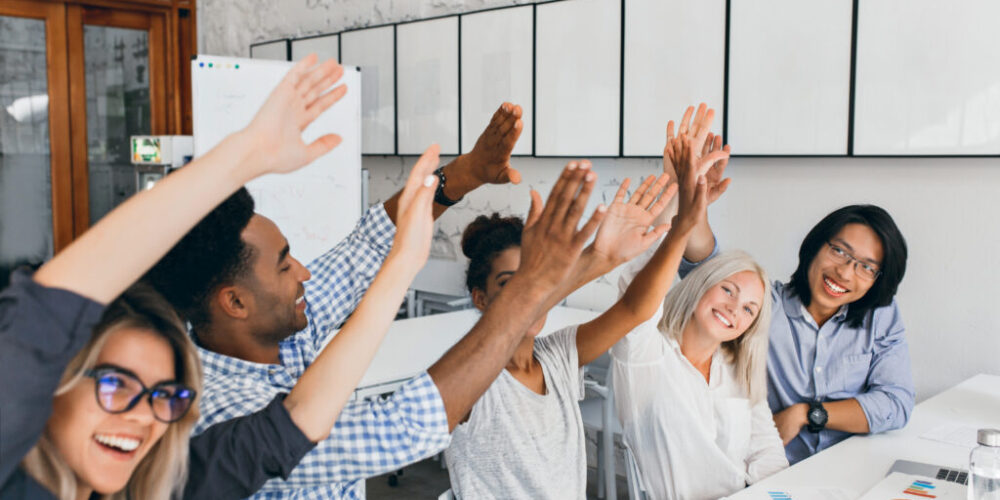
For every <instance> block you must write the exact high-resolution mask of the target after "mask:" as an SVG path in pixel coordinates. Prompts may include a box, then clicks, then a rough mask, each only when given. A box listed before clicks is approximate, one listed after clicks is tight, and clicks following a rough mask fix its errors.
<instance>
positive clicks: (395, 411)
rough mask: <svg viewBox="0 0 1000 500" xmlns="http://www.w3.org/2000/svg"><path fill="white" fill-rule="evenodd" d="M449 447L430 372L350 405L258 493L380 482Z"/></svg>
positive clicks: (442, 415) (442, 403) (443, 414)
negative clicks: (326, 431) (326, 432)
mask: <svg viewBox="0 0 1000 500" xmlns="http://www.w3.org/2000/svg"><path fill="white" fill-rule="evenodd" d="M450 441H451V435H450V434H449V433H448V416H447V414H446V413H445V409H444V401H442V400H441V394H440V393H439V392H438V390H437V386H435V385H434V381H433V380H431V377H430V375H428V374H427V373H426V372H424V373H422V374H421V375H419V376H417V377H415V378H413V379H410V381H409V382H407V383H406V384H404V385H403V386H402V387H400V388H399V389H398V390H397V391H396V392H395V393H393V394H392V395H391V396H389V397H386V398H380V399H377V400H371V401H360V402H352V403H348V405H347V406H346V407H344V410H343V411H342V412H341V413H340V417H339V418H338V419H337V423H336V424H334V426H333V429H332V430H331V432H330V436H329V437H327V438H326V439H325V440H323V441H321V442H320V443H319V444H318V445H317V446H316V448H314V449H313V450H312V451H310V452H309V453H308V454H307V455H306V456H305V458H303V459H302V461H301V462H299V465H298V467H296V468H295V469H294V470H292V473H291V475H290V476H289V477H288V479H287V480H282V479H272V480H270V481H268V482H267V483H266V484H265V485H264V487H263V488H262V489H261V490H260V492H259V493H262V494H266V493H267V492H276V491H281V490H288V489H292V488H308V487H316V486H329V485H331V484H332V483H338V482H347V481H355V480H360V479H364V478H367V477H371V476H377V475H379V474H384V473H386V472H390V471H394V470H397V469H400V468H402V467H403V466H405V465H407V464H410V463H413V462H416V461H419V460H422V459H424V458H427V457H429V456H432V455H434V454H436V453H438V452H440V451H442V450H444V449H445V448H447V447H448V444H449V443H450Z"/></svg>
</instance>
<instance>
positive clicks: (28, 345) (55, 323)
mask: <svg viewBox="0 0 1000 500" xmlns="http://www.w3.org/2000/svg"><path fill="white" fill-rule="evenodd" d="M103 310H104V306H102V305H101V304H98V303H96V302H94V301H92V300H90V299H87V298H85V297H81V296H79V295H77V294H75V293H72V292H69V291H66V290H58V289H53V288H46V287H43V286H41V285H39V284H37V283H35V282H34V281H33V280H32V279H31V276H30V275H29V274H28V273H27V272H25V271H17V272H15V273H14V275H13V276H12V279H11V286H10V287H9V288H7V289H6V290H4V291H3V292H2V293H0V499H8V498H54V496H53V495H52V494H51V493H49V492H48V491H46V490H45V488H44V487H42V486H41V485H39V484H38V482H36V481H35V480H34V479H33V478H32V477H30V476H28V475H27V474H25V473H24V471H23V470H21V469H20V468H19V467H18V464H19V463H20V462H21V460H22V459H23V458H24V456H25V455H26V454H27V453H28V451H29V450H31V448H32V447H33V446H34V445H35V442H36V441H38V438H39V437H40V436H41V435H42V431H43V430H44V428H45V423H46V421H47V420H48V418H49V415H50V414H51V413H52V395H53V394H54V393H55V390H56V388H57V387H58V385H59V379H60V378H61V377H62V373H63V371H64V370H65V368H66V365H67V364H68V363H69V360H70V359H72V358H73V356H74V355H76V353H77V352H78V351H79V350H80V349H82V348H83V346H84V344H86V342H87V340H88V339H89V338H90V331H91V329H92V328H93V326H94V325H95V324H97V322H98V321H99V320H100V316H101V313H102V312H103ZM284 399H285V395H284V394H279V395H278V396H277V397H275V398H274V400H272V401H271V403H270V404H268V405H267V406H266V407H264V408H263V409H261V410H260V411H258V412H256V413H252V414H250V415H246V416H243V417H240V418H236V419H233V420H229V421H226V422H222V423H219V424H217V425H214V426H212V427H209V428H208V429H206V430H205V432H203V433H201V434H199V435H197V436H194V437H192V438H191V445H190V451H191V461H190V470H189V473H188V482H187V485H186V486H185V489H184V497H185V498H212V499H216V498H218V499H225V498H243V497H246V496H249V495H251V494H253V493H254V492H256V491H257V490H258V489H259V488H260V487H261V486H263V484H264V482H265V481H267V480H268V479H270V478H272V477H276V476H281V477H283V478H287V477H288V474H290V473H291V471H292V469H293V468H295V466H296V465H298V463H299V461H300V460H301V459H302V457H303V456H305V454H306V453H308V452H309V450H311V449H312V448H313V447H314V446H315V444H314V443H312V442H310V441H309V439H308V438H306V436H305V435H304V434H302V431H300V430H299V428H298V427H296V426H295V423H294V422H292V419H291V416H290V415H289V414H288V410H287V409H286V408H285V406H284V404H283V402H284Z"/></svg>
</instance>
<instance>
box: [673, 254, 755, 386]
mask: <svg viewBox="0 0 1000 500" xmlns="http://www.w3.org/2000/svg"><path fill="white" fill-rule="evenodd" d="M743 271H753V272H754V273H756V274H757V276H758V277H760V281H761V283H763V284H764V299H763V301H762V302H763V303H762V304H761V306H760V312H759V313H758V314H757V318H755V319H754V320H753V322H752V323H750V326H749V327H748V328H747V329H746V331H745V332H744V333H743V335H740V336H739V337H737V338H735V339H733V340H730V341H728V342H723V344H722V346H721V349H722V350H723V352H724V353H725V354H726V357H727V359H726V360H727V361H728V362H730V363H732V364H734V365H735V367H736V378H737V381H738V382H739V384H740V386H742V388H743V390H744V391H745V392H746V394H747V397H748V398H749V399H750V401H751V402H752V403H758V402H760V401H762V400H763V399H764V398H765V397H766V396H767V342H768V328H769V326H770V324H771V284H770V283H769V282H768V280H767V274H766V273H764V269H763V268H762V267H760V264H757V262H756V261H755V260H753V258H752V257H750V255H748V254H747V253H746V252H742V251H739V250H730V251H727V252H722V253H720V254H719V255H717V256H715V257H714V258H712V259H711V260H709V261H707V262H705V263H704V264H701V265H700V266H698V267H697V268H695V270H694V271H691V273H690V274H688V275H687V277H685V278H684V279H683V280H681V282H680V283H678V284H677V285H676V286H674V287H673V288H672V289H671V290H670V293H668V294H667V297H666V298H665V299H664V301H663V318H662V319H661V320H660V324H659V328H660V333H662V334H664V335H669V336H671V337H672V338H674V339H675V340H676V341H678V342H680V341H681V336H682V335H683V332H684V328H685V327H687V324H688V321H690V320H691V317H692V316H693V315H694V310H695V308H696V307H697V306H698V302H700V301H701V298H702V296H704V295H705V293H706V292H708V290H709V289H710V288H712V287H713V286H715V285H717V284H718V283H719V282H721V281H722V280H724V279H726V278H728V277H729V276H732V275H734V274H736V273H739V272H743Z"/></svg>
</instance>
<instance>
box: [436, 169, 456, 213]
mask: <svg viewBox="0 0 1000 500" xmlns="http://www.w3.org/2000/svg"><path fill="white" fill-rule="evenodd" d="M434 175H436V176H437V178H438V185H437V189H436V190H434V203H437V204H438V205H442V206H445V207H450V206H452V205H454V204H456V203H458V202H460V201H462V198H459V199H457V200H453V199H451V198H449V197H447V196H446V195H445V194H444V185H445V184H446V183H447V182H448V177H446V176H445V175H444V167H438V168H437V170H435V171H434Z"/></svg>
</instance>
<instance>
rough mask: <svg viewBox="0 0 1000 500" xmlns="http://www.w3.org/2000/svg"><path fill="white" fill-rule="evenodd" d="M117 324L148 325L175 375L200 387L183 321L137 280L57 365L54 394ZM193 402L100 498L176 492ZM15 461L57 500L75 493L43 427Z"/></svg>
mask: <svg viewBox="0 0 1000 500" xmlns="http://www.w3.org/2000/svg"><path fill="white" fill-rule="evenodd" d="M122 328H138V329H143V330H148V331H151V332H153V333H156V334H158V335H160V336H161V337H163V338H164V339H165V340H166V341H167V343H169V344H170V347H171V348H172V350H173V352H174V370H175V373H176V379H177V380H178V381H179V382H181V383H183V384H184V385H187V386H188V387H190V388H192V389H194V390H195V391H197V392H199V393H200V392H201V362H200V361H199V359H198V353H197V350H196V349H195V346H194V343H193V342H192V341H191V339H190V338H189V337H188V335H187V332H186V330H185V328H184V326H183V324H182V323H181V321H180V319H179V318H178V317H177V314H176V313H175V312H174V310H173V309H172V308H171V307H170V305H169V304H168V303H167V302H166V300H164V299H163V297H161V296H160V295H159V294H158V293H156V292H155V291H154V290H153V289H152V288H150V287H149V286H146V285H142V284H138V285H134V286H132V287H131V288H129V289H128V290H127V291H126V292H125V293H123V294H122V296H121V297H119V298H117V299H115V301H114V302H112V303H111V305H109V306H108V308H107V310H105V312H104V315H103V316H102V317H101V321H100V323H98V324H97V326H95V327H94V331H93V334H92V336H91V338H90V341H89V342H87V345H86V346H85V347H84V348H83V349H82V350H81V351H80V352H79V353H77V355H76V356H74V357H73V359H72V360H70V362H69V364H68V365H67V366H66V370H65V371H63V376H62V379H61V380H60V382H59V388H58V389H56V393H55V395H56V396H58V395H61V394H65V393H66V392H67V391H69V390H70V389H72V388H73V387H74V386H76V384H78V383H80V382H81V381H82V380H84V378H85V377H84V373H85V372H86V371H87V370H89V369H91V368H93V367H94V365H95V364H96V362H97V358H98V356H99V355H100V353H101V350H102V349H103V348H104V345H105V344H106V343H107V340H108V337H109V334H110V333H111V332H114V331H117V330H120V329H122ZM198 402H199V400H198V399H197V397H196V399H195V401H193V402H192V403H191V409H190V410H188V412H187V414H186V415H184V417H183V418H182V419H180V420H178V421H177V422H173V423H171V424H169V425H168V426H167V430H166V432H165V433H164V434H163V436H162V437H160V439H159V441H157V443H156V444H155V445H153V447H152V448H151V449H150V450H149V453H148V454H147V455H146V456H145V457H143V459H142V461H141V462H139V465H137V466H136V468H135V470H134V471H132V477H131V478H130V479H129V482H128V484H126V485H125V487H124V488H122V490H121V491H117V492H115V493H112V494H109V495H104V496H103V497H102V498H104V499H108V500H127V499H143V500H146V499H151V500H168V499H170V498H172V497H174V496H180V495H179V493H180V492H181V491H183V488H184V484H185V482H186V479H187V466H188V442H189V438H190V435H191V428H192V427H194V424H195V422H197V421H198ZM21 466H22V467H23V468H24V470H25V472H27V473H28V475H30V476H31V477H33V478H34V479H35V480H36V481H38V482H39V483H41V484H42V485H43V486H45V487H46V488H47V489H48V490H49V491H50V492H52V493H53V494H54V495H55V496H56V497H57V498H59V499H60V500H73V499H74V498H75V497H76V490H77V480H76V474H75V473H74V471H73V469H72V468H70V466H69V464H67V463H66V461H65V460H64V459H63V458H62V456H61V455H60V454H59V450H58V448H57V446H56V443H54V442H53V441H52V439H51V438H50V437H49V436H48V432H47V431H46V432H44V433H43V434H42V437H41V438H40V439H39V440H38V442H37V443H36V444H35V446H34V448H32V449H31V451H30V452H28V454H27V455H26V456H25V457H24V460H23V461H22V462H21Z"/></svg>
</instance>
